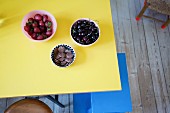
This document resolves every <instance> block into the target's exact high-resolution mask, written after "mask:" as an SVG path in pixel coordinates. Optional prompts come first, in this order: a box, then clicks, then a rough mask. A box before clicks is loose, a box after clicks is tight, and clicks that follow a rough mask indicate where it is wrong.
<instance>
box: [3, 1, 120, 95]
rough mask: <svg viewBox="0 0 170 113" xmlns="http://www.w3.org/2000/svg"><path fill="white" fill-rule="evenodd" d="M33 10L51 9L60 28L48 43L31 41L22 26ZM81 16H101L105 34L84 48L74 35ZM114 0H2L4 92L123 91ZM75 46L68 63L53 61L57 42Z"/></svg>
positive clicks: (100, 20) (11, 93) (98, 19)
mask: <svg viewBox="0 0 170 113" xmlns="http://www.w3.org/2000/svg"><path fill="white" fill-rule="evenodd" d="M32 10H47V11H48V12H50V13H52V14H53V15H54V16H55V18H56V20H57V22H58V29H57V32H56V34H55V35H54V37H53V38H52V39H51V40H49V41H47V42H43V43H37V42H32V41H30V40H29V39H27V38H26V37H25V36H24V34H23V33H22V31H21V21H22V19H23V17H24V16H25V15H26V14H27V13H28V12H30V11H32ZM78 18H90V19H92V20H96V21H98V24H99V27H100V30H101V36H100V39H99V41H98V42H97V43H96V44H95V45H93V46H91V47H80V46H77V45H76V44H74V42H73V41H72V40H71V37H70V26H71V25H72V23H73V22H74V21H75V20H77V19H78ZM113 31H114V29H113V24H112V17H111V10H110V0H55V1H49V0H41V1H30V0H14V1H11V0H3V1H0V97H1V98H2V97H15V96H29V95H45V94H63V93H77V92H92V91H109V90H120V89H121V84H120V77H119V71H118V62H117V54H116V45H115V38H114V32H113ZM63 43H64V44H68V45H70V46H72V47H73V48H74V49H75V52H76V60H75V62H74V64H73V65H71V66H70V67H68V68H65V69H61V68H58V67H56V66H54V65H53V64H52V62H51V59H50V54H51V50H52V49H53V47H54V46H56V45H58V44H63Z"/></svg>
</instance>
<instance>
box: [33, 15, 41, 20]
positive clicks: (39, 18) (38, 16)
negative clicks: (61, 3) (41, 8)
mask: <svg viewBox="0 0 170 113" xmlns="http://www.w3.org/2000/svg"><path fill="white" fill-rule="evenodd" d="M34 19H35V20H37V21H40V20H42V16H41V15H40V14H36V15H35V16H34Z"/></svg>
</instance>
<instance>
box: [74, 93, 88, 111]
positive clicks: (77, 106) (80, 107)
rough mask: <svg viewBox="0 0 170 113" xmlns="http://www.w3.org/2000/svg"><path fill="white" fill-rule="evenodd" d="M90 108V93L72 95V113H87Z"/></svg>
mask: <svg viewBox="0 0 170 113" xmlns="http://www.w3.org/2000/svg"><path fill="white" fill-rule="evenodd" d="M90 108H91V93H80V94H73V110H74V113H88V109H90Z"/></svg>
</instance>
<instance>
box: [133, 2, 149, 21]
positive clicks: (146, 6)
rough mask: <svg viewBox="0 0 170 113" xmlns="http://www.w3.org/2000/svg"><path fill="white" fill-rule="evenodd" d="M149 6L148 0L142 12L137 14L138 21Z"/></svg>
mask: <svg viewBox="0 0 170 113" xmlns="http://www.w3.org/2000/svg"><path fill="white" fill-rule="evenodd" d="M148 6H149V4H147V3H146V1H145V3H144V6H143V8H142V10H141V11H140V13H139V14H138V15H137V16H136V21H139V20H140V18H141V17H142V16H143V13H144V12H145V11H146V9H147V8H148Z"/></svg>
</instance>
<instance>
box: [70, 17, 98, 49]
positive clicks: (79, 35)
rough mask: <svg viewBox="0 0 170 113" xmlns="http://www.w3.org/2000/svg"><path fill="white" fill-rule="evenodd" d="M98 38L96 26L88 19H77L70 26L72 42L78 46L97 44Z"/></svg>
mask: <svg viewBox="0 0 170 113" xmlns="http://www.w3.org/2000/svg"><path fill="white" fill-rule="evenodd" d="M99 36H100V29H99V26H98V24H97V23H96V22H95V21H93V20H90V19H88V18H81V19H78V20H76V21H75V22H74V23H73V25H72V26H71V37H72V40H73V41H74V42H75V43H76V44H77V45H79V46H83V47H86V46H91V45H93V44H94V43H96V42H97V40H98V39H99Z"/></svg>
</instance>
